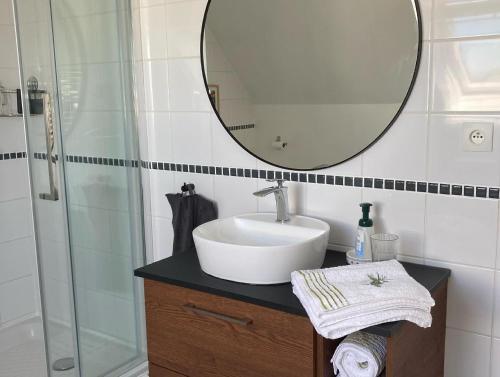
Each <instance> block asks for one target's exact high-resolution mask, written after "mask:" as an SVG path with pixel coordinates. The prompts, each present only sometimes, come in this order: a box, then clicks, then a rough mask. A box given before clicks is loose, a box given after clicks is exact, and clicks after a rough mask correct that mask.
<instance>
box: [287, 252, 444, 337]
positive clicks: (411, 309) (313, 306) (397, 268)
mask: <svg viewBox="0 0 500 377" xmlns="http://www.w3.org/2000/svg"><path fill="white" fill-rule="evenodd" d="M292 284H293V292H294V293H295V295H296V296H297V297H298V298H299V300H300V301H301V303H302V305H303V306H304V308H305V310H306V312H307V314H308V315H309V318H310V319H311V322H312V323H313V325H314V327H315V328H316V331H317V332H318V333H319V334H321V335H323V336H325V337H328V338H339V337H342V336H344V335H347V334H350V333H351V332H353V331H357V330H360V329H363V328H366V327H369V326H373V325H376V324H380V323H385V322H392V321H399V320H408V321H411V322H414V323H415V324H417V325H418V326H421V327H429V326H430V325H431V323H432V317H431V314H430V310H431V307H432V306H434V300H433V299H432V297H431V295H430V293H429V292H428V291H427V290H426V289H425V288H424V287H423V286H422V285H420V284H419V283H418V282H416V281H415V280H414V279H413V278H412V277H410V276H409V275H408V273H407V272H406V270H405V269H404V267H403V266H402V265H401V264H400V263H399V262H398V261H396V260H392V261H385V262H378V263H370V264H363V265H353V266H342V267H334V268H328V269H322V270H306V271H295V272H293V273H292Z"/></svg>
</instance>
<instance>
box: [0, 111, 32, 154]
mask: <svg viewBox="0 0 500 377" xmlns="http://www.w3.org/2000/svg"><path fill="white" fill-rule="evenodd" d="M0 124H1V126H2V137H1V138H0V153H9V152H22V151H25V150H26V141H25V139H24V125H23V119H22V118H2V119H1V120H0Z"/></svg>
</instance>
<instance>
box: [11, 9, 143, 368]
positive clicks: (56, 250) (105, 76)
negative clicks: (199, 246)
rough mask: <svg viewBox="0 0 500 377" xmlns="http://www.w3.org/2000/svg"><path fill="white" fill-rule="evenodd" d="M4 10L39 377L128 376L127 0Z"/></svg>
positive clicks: (136, 233)
mask: <svg viewBox="0 0 500 377" xmlns="http://www.w3.org/2000/svg"><path fill="white" fill-rule="evenodd" d="M13 5H14V13H15V22H16V34H17V42H18V54H19V62H20V76H21V81H22V86H23V87H22V97H23V108H24V111H23V112H24V114H23V116H24V123H25V130H26V137H27V144H28V157H29V167H30V180H31V193H32V203H33V212H34V220H35V234H36V242H37V258H38V270H39V276H40V291H41V301H42V315H43V324H44V326H43V327H44V338H45V341H44V344H45V354H46V359H47V375H48V376H64V377H67V376H75V377H77V376H82V377H98V376H121V375H124V374H126V373H129V374H130V375H134V374H133V373H134V371H135V372H136V374H138V373H140V372H141V371H142V368H143V367H144V365H145V361H146V356H145V354H146V353H145V347H146V346H145V335H144V334H145V331H144V313H143V308H144V305H143V292H142V287H141V285H140V284H139V282H138V281H136V280H134V277H133V270H134V268H136V267H138V266H142V265H143V264H144V258H145V257H144V240H143V226H142V204H141V187H140V171H139V166H140V164H139V154H138V140H137V138H138V137H137V130H136V122H135V111H134V98H133V80H132V74H131V72H132V67H131V62H132V53H131V41H132V37H131V9H130V3H129V0H13ZM43 375H45V371H44V373H43Z"/></svg>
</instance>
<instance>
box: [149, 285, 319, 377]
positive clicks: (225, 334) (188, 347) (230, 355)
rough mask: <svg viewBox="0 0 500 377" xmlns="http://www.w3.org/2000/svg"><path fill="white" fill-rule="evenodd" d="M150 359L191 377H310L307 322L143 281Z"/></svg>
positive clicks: (311, 337) (311, 354)
mask: <svg viewBox="0 0 500 377" xmlns="http://www.w3.org/2000/svg"><path fill="white" fill-rule="evenodd" d="M144 284H145V295H146V318H147V334H148V354H149V361H150V362H151V363H154V364H156V365H159V366H162V367H164V368H167V369H170V370H174V371H176V372H178V373H180V374H182V375H186V376H190V377H206V376H211V377H281V376H283V377H285V376H286V377H308V376H314V341H315V333H314V330H313V327H312V326H311V324H310V323H309V321H308V320H307V319H306V318H303V317H300V316H295V315H291V314H287V313H282V312H280V311H276V310H272V309H268V308H264V307H260V306H257V305H252V304H248V303H243V302H240V301H237V300H231V299H227V298H223V297H219V296H215V295H211V294H207V293H203V292H199V291H195V290H191V289H186V288H180V287H176V286H172V285H168V284H164V283H158V282H155V281H151V280H145V283H144Z"/></svg>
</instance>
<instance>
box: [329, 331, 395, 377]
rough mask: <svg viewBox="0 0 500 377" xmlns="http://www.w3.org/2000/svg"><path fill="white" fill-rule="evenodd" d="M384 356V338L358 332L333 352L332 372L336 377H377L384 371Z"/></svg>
mask: <svg viewBox="0 0 500 377" xmlns="http://www.w3.org/2000/svg"><path fill="white" fill-rule="evenodd" d="M386 354H387V339H386V338H384V337H383V336H378V335H373V334H368V333H364V332H360V331H358V332H355V333H353V334H351V335H349V336H347V337H346V338H345V339H344V340H343V341H342V343H340V344H339V346H338V347H337V349H336V350H335V353H334V355H333V357H332V364H333V370H334V372H335V375H337V376H338V377H377V376H379V375H380V373H382V371H383V370H384V366H385V356H386Z"/></svg>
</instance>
